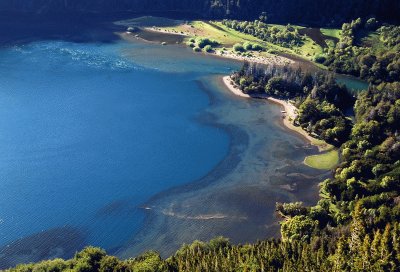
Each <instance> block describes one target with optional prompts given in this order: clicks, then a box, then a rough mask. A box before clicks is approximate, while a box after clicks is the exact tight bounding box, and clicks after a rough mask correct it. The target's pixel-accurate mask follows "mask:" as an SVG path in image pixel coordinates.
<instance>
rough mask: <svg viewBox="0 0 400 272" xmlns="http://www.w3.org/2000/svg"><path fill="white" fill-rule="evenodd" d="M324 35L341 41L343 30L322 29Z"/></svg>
mask: <svg viewBox="0 0 400 272" xmlns="http://www.w3.org/2000/svg"><path fill="white" fill-rule="evenodd" d="M321 32H322V34H324V35H325V36H329V37H333V38H336V39H340V35H341V30H340V29H337V28H321Z"/></svg>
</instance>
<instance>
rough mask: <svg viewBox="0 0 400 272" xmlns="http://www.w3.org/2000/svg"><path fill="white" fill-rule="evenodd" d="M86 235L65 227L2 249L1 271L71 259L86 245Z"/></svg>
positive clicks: (36, 235)
mask: <svg viewBox="0 0 400 272" xmlns="http://www.w3.org/2000/svg"><path fill="white" fill-rule="evenodd" d="M84 237H85V234H84V233H83V232H82V231H80V230H78V229H76V228H73V227H69V226H65V227H59V228H54V229H50V230H46V231H43V232H39V233H36V234H33V235H30V236H27V237H25V238H21V239H19V240H16V241H14V242H12V243H10V244H8V245H5V246H3V247H2V248H0V269H6V268H10V267H13V266H16V265H17V264H20V263H29V262H38V261H41V260H45V259H54V258H71V257H72V256H73V255H74V253H75V252H76V250H79V249H81V248H83V247H84V245H85V238H84Z"/></svg>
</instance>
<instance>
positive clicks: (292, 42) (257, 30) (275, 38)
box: [222, 16, 304, 47]
mask: <svg viewBox="0 0 400 272" xmlns="http://www.w3.org/2000/svg"><path fill="white" fill-rule="evenodd" d="M260 18H265V19H266V17H265V16H260ZM222 24H224V25H225V26H227V27H229V28H232V29H234V30H237V31H239V32H243V33H246V34H250V35H253V36H255V37H257V38H259V39H261V40H263V41H267V42H271V43H274V44H279V45H281V46H283V47H292V46H300V45H302V44H303V39H304V38H303V37H302V36H301V35H300V34H299V32H298V31H297V29H295V28H294V27H292V26H291V25H287V26H285V27H283V28H278V27H277V26H271V27H269V26H268V25H267V24H266V23H265V22H262V21H260V20H255V21H237V20H223V21H222Z"/></svg>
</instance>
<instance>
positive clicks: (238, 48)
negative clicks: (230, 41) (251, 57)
mask: <svg viewBox="0 0 400 272" xmlns="http://www.w3.org/2000/svg"><path fill="white" fill-rule="evenodd" d="M233 50H234V51H235V52H245V51H246V49H245V48H244V47H243V45H241V44H240V43H237V44H235V45H233Z"/></svg>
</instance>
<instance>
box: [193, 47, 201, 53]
mask: <svg viewBox="0 0 400 272" xmlns="http://www.w3.org/2000/svg"><path fill="white" fill-rule="evenodd" d="M193 51H194V52H201V48H200V47H198V46H195V47H193Z"/></svg>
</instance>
